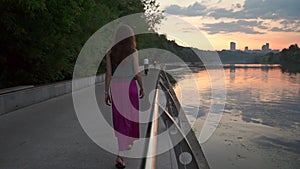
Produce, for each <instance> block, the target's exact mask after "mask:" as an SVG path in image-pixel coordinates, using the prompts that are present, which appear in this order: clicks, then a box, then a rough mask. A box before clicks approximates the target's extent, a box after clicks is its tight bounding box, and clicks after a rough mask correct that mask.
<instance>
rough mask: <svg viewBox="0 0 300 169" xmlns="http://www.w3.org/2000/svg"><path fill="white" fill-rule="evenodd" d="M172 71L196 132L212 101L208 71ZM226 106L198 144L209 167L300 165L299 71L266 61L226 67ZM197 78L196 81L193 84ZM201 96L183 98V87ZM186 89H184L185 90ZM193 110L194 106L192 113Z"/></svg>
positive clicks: (287, 167) (271, 168)
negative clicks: (285, 68)
mask: <svg viewBox="0 0 300 169" xmlns="http://www.w3.org/2000/svg"><path fill="white" fill-rule="evenodd" d="M192 71H193V73H190V72H189V71H185V69H184V68H179V69H176V70H173V72H176V73H173V75H174V74H175V77H176V80H177V81H178V83H177V85H176V86H175V87H174V90H175V92H176V94H177V96H178V98H179V100H180V101H181V103H182V106H183V108H184V110H185V112H186V114H187V116H188V119H189V121H190V123H191V124H192V126H193V130H194V131H195V133H196V136H197V137H198V136H199V135H200V133H201V129H202V126H203V124H204V121H205V119H206V117H207V114H208V112H209V109H210V104H211V94H212V93H211V81H210V78H209V76H208V73H207V71H205V70H201V69H198V68H193V70H192ZM224 72H225V84H226V91H227V94H226V105H225V108H224V112H223V116H222V119H221V121H220V123H219V125H218V127H217V129H216V130H215V132H214V133H213V135H212V136H211V137H210V138H209V139H208V140H207V141H206V142H205V143H202V144H201V146H202V148H203V151H204V154H205V156H206V158H207V160H208V162H209V165H210V167H211V169H274V168H279V169H296V168H300V130H299V129H300V74H289V73H283V72H281V69H280V68H279V67H275V68H274V67H272V68H271V67H270V68H268V67H266V66H264V65H259V66H258V67H257V66H256V67H255V68H251V66H250V67H248V66H247V65H246V66H239V68H235V69H230V68H228V69H224ZM192 81H193V82H196V83H197V85H196V86H195V85H191V84H192ZM183 88H184V89H186V90H187V91H189V92H190V93H188V95H191V98H192V95H193V94H195V93H197V92H198V94H199V98H196V99H191V100H189V101H188V103H187V102H184V101H183V100H182V99H181V98H182V97H181V96H182V95H183V94H184V93H183V92H181V91H182V89H183ZM185 94H186V93H185ZM191 111H198V113H196V116H195V114H194V115H191V113H189V112H191Z"/></svg>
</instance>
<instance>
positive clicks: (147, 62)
mask: <svg viewBox="0 0 300 169" xmlns="http://www.w3.org/2000/svg"><path fill="white" fill-rule="evenodd" d="M144 71H145V75H147V74H148V71H149V59H148V56H147V57H146V58H145V59H144Z"/></svg>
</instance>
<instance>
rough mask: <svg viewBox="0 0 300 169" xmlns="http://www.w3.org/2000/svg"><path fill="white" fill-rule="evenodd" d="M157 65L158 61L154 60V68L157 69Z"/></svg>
mask: <svg viewBox="0 0 300 169" xmlns="http://www.w3.org/2000/svg"><path fill="white" fill-rule="evenodd" d="M156 64H157V62H156V60H154V61H153V66H154V68H156Z"/></svg>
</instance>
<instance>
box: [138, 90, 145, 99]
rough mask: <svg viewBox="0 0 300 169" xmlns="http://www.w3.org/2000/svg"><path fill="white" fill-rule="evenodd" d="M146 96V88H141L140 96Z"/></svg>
mask: <svg viewBox="0 0 300 169" xmlns="http://www.w3.org/2000/svg"><path fill="white" fill-rule="evenodd" d="M144 96H145V92H144V89H143V88H141V89H140V96H139V97H140V99H141V98H143V97H144Z"/></svg>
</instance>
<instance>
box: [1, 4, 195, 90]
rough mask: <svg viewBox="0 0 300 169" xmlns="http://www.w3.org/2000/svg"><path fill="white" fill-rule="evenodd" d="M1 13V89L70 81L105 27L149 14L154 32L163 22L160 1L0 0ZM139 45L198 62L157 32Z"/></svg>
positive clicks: (187, 51) (140, 38) (101, 69)
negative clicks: (85, 51)
mask: <svg viewBox="0 0 300 169" xmlns="http://www.w3.org/2000/svg"><path fill="white" fill-rule="evenodd" d="M0 10H1V12H0V13H1V14H0V31H1V34H0V45H1V47H0V72H1V74H0V88H6V87H12V86H18V85H41V84H47V83H52V82H57V81H62V80H70V79H71V78H72V73H73V68H74V65H75V62H76V59H77V56H78V54H79V52H80V50H81V48H82V46H83V45H84V43H85V42H86V41H87V39H88V38H89V37H90V36H91V35H92V34H93V33H94V32H95V31H96V30H98V29H99V28H101V27H102V26H103V25H105V24H107V23H109V22H110V21H113V20H115V19H117V18H119V17H122V16H126V15H129V14H133V13H141V12H144V13H145V14H146V18H147V19H145V22H146V23H147V24H148V26H149V29H154V26H155V24H159V23H160V20H161V19H162V11H159V10H158V4H157V3H156V1H155V0H142V1H140V0H126V1H119V0H109V1H100V0H63V1H62V0H51V1H45V0H26V1H8V0H0ZM153 32H154V31H153ZM137 44H138V49H142V48H149V47H157V48H162V49H166V50H169V51H170V52H173V53H174V54H176V55H179V56H181V57H182V58H185V59H186V58H187V59H189V57H191V58H193V52H192V51H191V49H189V48H183V47H181V46H179V45H177V44H176V43H175V42H174V41H169V40H167V39H166V36H164V35H158V34H157V33H153V34H149V35H140V36H138V37H137ZM154 59H155V58H154ZM103 63H104V62H103ZM103 63H102V64H101V67H100V68H99V72H103V71H105V68H104V64H103Z"/></svg>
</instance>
